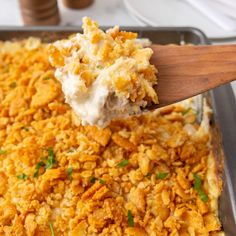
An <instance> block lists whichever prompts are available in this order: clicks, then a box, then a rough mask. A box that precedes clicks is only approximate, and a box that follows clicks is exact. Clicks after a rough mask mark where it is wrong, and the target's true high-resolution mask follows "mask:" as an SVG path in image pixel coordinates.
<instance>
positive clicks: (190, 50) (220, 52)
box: [151, 45, 236, 106]
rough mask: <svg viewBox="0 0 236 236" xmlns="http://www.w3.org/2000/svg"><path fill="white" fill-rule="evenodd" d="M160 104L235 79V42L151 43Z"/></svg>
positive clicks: (175, 100) (165, 103)
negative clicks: (200, 44) (211, 44)
mask: <svg viewBox="0 0 236 236" xmlns="http://www.w3.org/2000/svg"><path fill="white" fill-rule="evenodd" d="M152 49H153V51H154V53H153V56H152V59H151V62H152V63H153V64H154V65H155V66H156V67H157V69H158V71H159V73H158V78H159V82H158V97H159V100H160V104H159V106H164V105H168V104H171V103H173V102H177V101H180V100H183V99H185V98H188V97H192V96H194V95H197V94H200V93H202V92H205V91H207V90H209V89H212V88H215V87H217V86H220V85H223V84H225V83H228V82H230V81H233V80H235V79H236V45H223V46H174V45H167V46H166V45H165V46H161V45H152Z"/></svg>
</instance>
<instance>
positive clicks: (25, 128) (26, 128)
mask: <svg viewBox="0 0 236 236" xmlns="http://www.w3.org/2000/svg"><path fill="white" fill-rule="evenodd" d="M21 129H24V130H25V131H29V128H28V127H25V126H23V127H21Z"/></svg>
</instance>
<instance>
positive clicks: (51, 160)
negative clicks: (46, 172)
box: [45, 148, 56, 169]
mask: <svg viewBox="0 0 236 236" xmlns="http://www.w3.org/2000/svg"><path fill="white" fill-rule="evenodd" d="M55 163H56V160H55V155H54V151H53V149H52V148H49V149H48V160H46V166H45V169H51V168H52V167H53V165H54V164H55Z"/></svg>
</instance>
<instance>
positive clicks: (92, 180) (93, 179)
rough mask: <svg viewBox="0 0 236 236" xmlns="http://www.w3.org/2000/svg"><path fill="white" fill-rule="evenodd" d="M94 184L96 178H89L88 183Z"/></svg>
mask: <svg viewBox="0 0 236 236" xmlns="http://www.w3.org/2000/svg"><path fill="white" fill-rule="evenodd" d="M95 182H96V177H94V176H91V177H90V183H92V184H94V183H95Z"/></svg>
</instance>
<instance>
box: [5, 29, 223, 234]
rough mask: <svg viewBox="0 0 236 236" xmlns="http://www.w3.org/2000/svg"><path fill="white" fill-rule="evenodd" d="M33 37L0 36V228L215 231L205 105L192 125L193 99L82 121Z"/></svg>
mask: <svg viewBox="0 0 236 236" xmlns="http://www.w3.org/2000/svg"><path fill="white" fill-rule="evenodd" d="M112 34H114V35H113V37H116V35H115V34H116V32H115V31H114V32H113V33H112ZM119 37H120V38H121V40H124V39H123V38H126V37H131V38H132V37H133V36H132V35H129V34H126V33H121V35H120V36H119ZM32 40H33V39H32V38H30V41H27V40H24V41H18V42H0V147H1V149H0V150H1V152H0V154H1V155H0V235H6V236H12V235H17V236H18V235H22V236H23V235H27V236H32V235H36V236H37V235H45V236H50V235H53V234H55V235H61V236H63V235H64V236H67V235H72V236H77V235H81V236H82V235H84V236H85V235H91V236H95V235H100V236H108V235H117V236H123V235H142V236H143V235H151V236H160V235H162V236H166V235H220V232H221V231H222V228H221V224H220V221H219V218H218V208H217V202H218V197H219V195H220V192H221V180H220V179H219V178H218V176H216V162H215V160H214V156H213V152H212V147H211V144H210V143H211V135H210V132H209V119H208V114H209V113H210V111H209V108H208V107H207V106H206V104H205V106H204V116H203V121H202V123H201V124H198V123H197V122H196V120H195V121H193V119H192V118H191V119H189V116H190V115H191V116H194V117H195V116H196V114H195V113H192V112H188V113H186V112H184V111H186V110H187V109H188V107H186V104H189V105H188V106H189V107H191V106H193V101H194V99H192V100H187V101H185V102H183V103H179V104H176V105H172V106H169V107H167V108H163V109H161V110H158V111H156V112H153V113H147V114H145V115H142V116H140V117H132V118H128V119H125V120H121V119H118V120H115V121H113V122H111V124H110V125H109V126H108V127H107V128H106V129H99V128H97V127H94V126H81V125H80V122H78V119H77V117H76V116H75V115H74V113H73V111H72V110H71V108H70V107H69V106H68V105H67V104H66V103H65V101H64V96H63V93H62V90H61V86H60V84H59V83H58V82H57V80H56V79H55V77H54V69H53V68H52V67H51V66H50V64H49V61H48V56H47V45H44V44H42V43H39V40H38V39H37V40H36V42H35V43H34V42H33V41H32ZM93 40H94V42H96V41H97V40H99V39H98V38H97V36H96V37H94V38H93ZM58 60H59V62H58V63H60V58H58ZM6 68H8V70H6ZM9 71H10V72H9ZM47 77H50V78H51V79H47V80H45V79H44V78H47ZM14 81H16V82H17V87H15V88H14V89H12V88H10V87H9V84H10V83H12V82H14ZM22 127H30V129H29V131H28V132H26V131H25V130H24V129H22ZM50 147H51V149H49V148H50ZM5 150H6V151H7V152H6V151H5ZM49 150H50V152H49ZM49 157H50V158H49ZM124 160H128V165H126V166H125V167H123V168H120V167H119V166H117V164H118V163H121V162H122V161H124ZM47 161H49V162H50V163H48V162H47ZM55 161H56V163H55ZM47 164H50V165H47ZM51 164H53V165H51ZM46 165H47V167H49V166H50V167H52V168H45V167H46ZM70 168H71V169H70ZM68 170H73V175H72V176H73V178H71V179H70V178H68ZM22 173H24V174H25V175H27V176H28V178H27V180H24V181H23V180H21V179H18V178H17V177H16V176H17V175H20V174H22ZM69 173H71V172H70V171H69ZM158 173H168V176H166V177H165V178H158V179H157V178H156V174H158ZM194 173H197V175H198V176H199V177H200V179H201V185H199V184H198V187H199V186H200V187H201V188H199V189H201V190H202V191H204V193H205V194H206V195H207V197H208V201H202V199H201V196H200V195H199V192H198V191H196V186H195V188H194V184H195V180H194ZM34 177H35V178H34ZM198 187H197V188H198ZM128 212H130V213H131V214H130V213H129V216H128ZM131 216H132V217H131ZM128 218H129V219H128ZM52 226H53V227H52Z"/></svg>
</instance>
